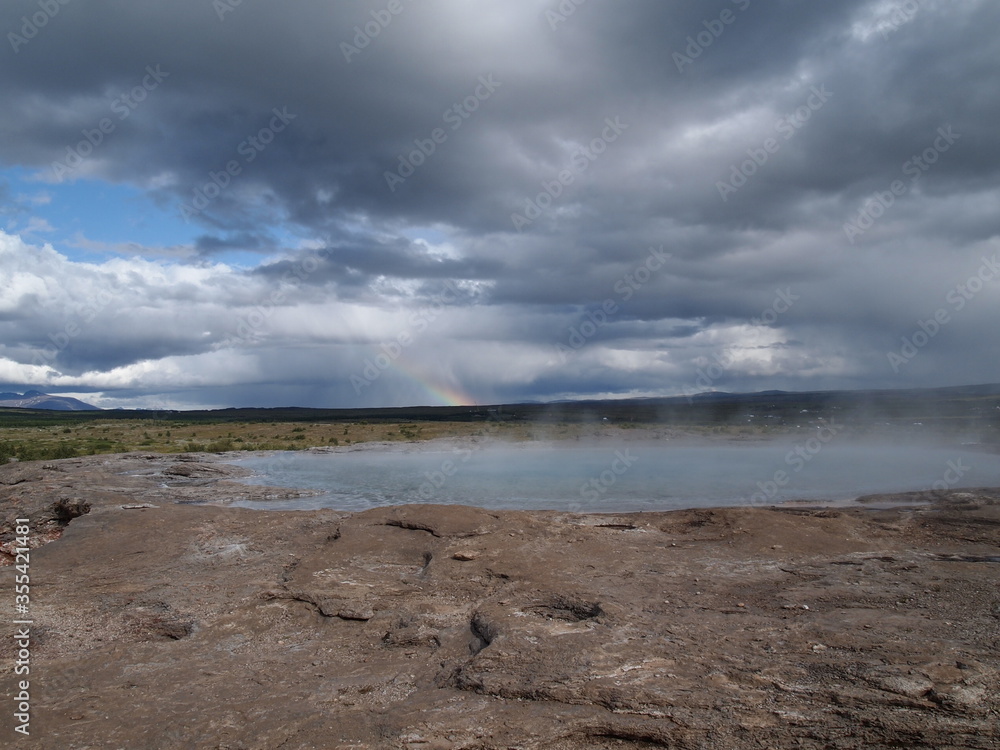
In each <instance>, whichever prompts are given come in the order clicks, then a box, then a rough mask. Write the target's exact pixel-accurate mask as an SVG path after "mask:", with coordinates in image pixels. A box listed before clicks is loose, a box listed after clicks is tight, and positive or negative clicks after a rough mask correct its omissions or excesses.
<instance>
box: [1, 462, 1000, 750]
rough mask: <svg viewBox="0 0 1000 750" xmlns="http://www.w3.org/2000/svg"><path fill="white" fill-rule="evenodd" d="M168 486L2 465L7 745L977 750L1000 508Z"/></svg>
mask: <svg viewBox="0 0 1000 750" xmlns="http://www.w3.org/2000/svg"><path fill="white" fill-rule="evenodd" d="M177 464H178V461H177V457H176V456H175V457H156V456H138V455H134V454H133V455H127V456H119V457H106V456H105V457H95V458H93V459H71V460H68V461H62V462H50V463H48V464H45V466H42V465H27V464H20V465H16V466H13V467H0V508H2V509H3V511H2V513H3V515H2V518H0V541H2V542H9V541H10V535H11V533H12V528H13V526H12V523H11V522H12V521H13V519H14V518H16V517H29V518H30V519H31V525H32V535H33V537H34V538H35V539H37V542H36V544H37V545H38V546H37V547H36V548H35V549H33V550H32V552H31V577H32V599H31V617H32V619H33V621H34V625H33V626H32V647H31V648H32V653H31V676H30V677H31V699H32V711H33V714H32V722H31V737H30V740H28V741H27V742H28V743H30V744H25V747H28V746H30V747H32V748H46V749H49V748H50V749H51V750H69V749H72V748H81V749H82V748H105V747H108V748H188V747H191V748H234V749H235V748H245V749H248V750H249V749H254V750H256V749H258V748H259V749H260V750H264V749H270V748H278V747H284V748H312V747H315V748H413V749H414V750H416V749H420V750H430V749H431V748H484V749H485V748H547V749H552V750H556V749H564V748H651V747H670V748H692V749H693V748H708V747H713V748H743V747H753V748H817V749H818V748H858V747H864V748H889V747H892V748H898V747H908V748H984V749H985V748H996V747H998V746H1000V713H998V712H1000V697H998V696H1000V654H998V649H997V644H998V643H1000V591H998V586H997V582H998V580H1000V563H998V562H997V560H998V559H1000V557H998V556H1000V504H998V499H997V493H996V492H995V491H990V490H983V491H971V492H970V491H963V492H960V493H959V492H956V493H938V494H937V495H935V496H934V497H932V498H929V499H928V498H922V499H923V500H929V502H925V503H923V504H921V505H915V506H913V507H905V506H904V507H895V508H892V509H881V510H876V509H866V508H837V509H805V508H797V509H793V508H784V509H763V508H730V509H714V510H689V511H677V512H672V513H641V514H624V515H582V514H570V513H558V512H518V511H506V512H492V511H485V510H481V509H476V508H467V507H462V506H449V505H414V506H402V507H393V508H379V509H375V510H371V511H367V512H364V513H358V514H353V515H350V514H346V513H338V512H335V511H310V512H280V513H279V512H263V511H254V510H248V509H243V508H227V507H220V506H218V505H197V504H193V503H194V502H195V501H197V500H199V499H200V500H202V501H206V502H217V501H219V500H220V499H223V500H224V499H226V498H229V497H233V496H235V494H236V493H237V489H236V487H238V485H235V484H233V483H232V480H233V479H235V478H236V477H237V475H238V472H235V471H234V470H231V467H226V465H225V464H222V463H219V462H218V461H217V460H215V459H210V458H209V457H189V460H188V461H187V462H185V465H187V466H190V467H191V470H190V471H187V469H185V472H186V473H185V474H184V476H187V477H197V478H199V479H204V480H205V483H204V484H201V485H199V486H196V487H195V486H185V487H182V488H173V489H172V490H171V489H170V488H168V489H164V487H163V484H164V482H163V479H164V477H170V476H175V477H176V476H178V473H177V472H176V471H175V470H174V468H173V467H176V466H177ZM273 489H274V488H270V490H273ZM171 491H174V492H179V493H181V496H180V499H182V500H183V501H184V502H181V503H177V502H174V501H171V500H170V492H171ZM60 503H61V504H62V507H63V508H64V509H65V508H71V509H74V510H72V512H69V511H64V512H60V511H58V508H56V509H54V508H53V506H55V505H59V504H60ZM85 506H86V507H87V510H86V511H84V510H83V508H84V507H85ZM123 506H125V507H123ZM152 506H155V507H152ZM77 511H80V513H79V514H77V515H74V513H76V512H77ZM46 541H47V543H44V544H43V542H46ZM14 574H15V571H14V569H13V568H12V567H5V568H0V589H2V590H6V591H10V592H12V591H13V583H14V582H13V578H14ZM11 596H12V594H11ZM11 641H12V639H9V638H6V639H4V640H3V642H2V645H0V658H3V659H4V660H5V663H7V664H10V663H12V661H13V658H14V646H13V644H12V642H11ZM5 679H6V680H7V681H8V683H9V684H12V682H13V677H12V675H11V674H10V672H9V671H8V674H7V676H6V677H5ZM9 694H10V695H13V691H11V692H10V693H9ZM12 722H13V719H12V716H11V712H10V711H8V710H5V711H4V712H2V714H0V744H5V743H9V744H10V746H15V742H16V740H17V737H18V735H16V734H15V733H14V731H13V726H12Z"/></svg>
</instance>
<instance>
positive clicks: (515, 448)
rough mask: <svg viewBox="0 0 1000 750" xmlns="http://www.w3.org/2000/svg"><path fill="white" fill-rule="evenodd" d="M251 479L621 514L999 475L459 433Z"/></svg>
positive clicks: (942, 457)
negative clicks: (468, 437)
mask: <svg viewBox="0 0 1000 750" xmlns="http://www.w3.org/2000/svg"><path fill="white" fill-rule="evenodd" d="M238 463H239V464H240V465H242V466H244V467H247V468H250V469H252V470H254V471H255V472H258V475H257V476H255V477H253V478H251V479H250V480H248V481H249V482H251V483H254V484H262V485H274V486H283V487H297V488H308V489H311V490H316V491H319V492H321V493H322V494H320V495H318V496H316V497H308V498H300V499H296V500H291V501H280V502H279V501H275V502H252V503H251V502H246V503H237V504H238V505H244V506H246V507H253V508H262V509H313V508H335V509H338V510H345V511H360V510H366V509H368V508H373V507H376V506H381V505H397V504H405V503H421V502H423V503H427V502H430V503H447V504H455V503H457V504H465V505H475V506H479V507H483V508H490V509H530V510H539V509H551V510H569V511H580V512H625V511H637V510H673V509H678V508H692V507H709V506H729V505H763V504H771V503H777V502H783V501H786V500H795V499H804V500H815V501H820V500H825V501H837V500H852V499H854V498H856V497H858V496H861V495H865V494H873V493H884V492H903V491H910V490H927V489H935V488H936V489H951V488H959V487H976V486H997V485H1000V456H997V455H993V454H990V453H981V452H976V451H975V450H972V449H967V448H943V447H933V446H928V445H898V446H887V445H884V444H866V443H852V442H846V441H840V440H837V441H831V442H829V443H826V442H823V441H821V440H817V439H815V438H810V439H805V438H800V439H798V440H796V439H793V438H786V439H783V440H775V441H771V442H758V443H752V444H732V443H704V444H691V443H687V444H682V443H678V442H673V441H663V440H659V441H620V442H614V441H607V442H600V443H574V442H563V443H560V442H555V443H539V442H531V443H505V442H500V441H490V440H488V439H486V440H482V441H480V442H472V441H461V442H454V443H451V442H449V443H442V442H435V443H426V444H418V445H406V446H378V447H366V448H360V449H353V450H346V451H344V450H341V451H334V452H321V453H313V452H298V453H286V454H279V455H277V456H271V457H255V458H249V459H243V460H240V461H239V462H238Z"/></svg>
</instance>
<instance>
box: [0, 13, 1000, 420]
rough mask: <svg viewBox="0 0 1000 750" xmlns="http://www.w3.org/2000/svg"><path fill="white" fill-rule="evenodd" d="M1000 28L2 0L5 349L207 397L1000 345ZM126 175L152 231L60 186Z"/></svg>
mask: <svg viewBox="0 0 1000 750" xmlns="http://www.w3.org/2000/svg"><path fill="white" fill-rule="evenodd" d="M998 27H1000V6H997V5H996V4H995V3H991V2H987V1H986V0H982V1H977V0H961V1H960V0H900V1H899V2H895V1H893V0H889V1H886V0H844V1H843V2H837V3H804V2H792V1H791V0H772V1H770V2H768V1H766V0H732V1H730V0H725V1H724V0H714V1H712V2H701V3H662V2H652V1H651V0H650V1H648V2H647V1H645V0H632V1H630V2H623V3H610V2H602V1H601V0H561V1H560V0H545V1H542V0H537V1H536V0H514V1H513V2H510V1H506V2H500V0H482V2H476V3H468V2H458V1H457V0H421V1H420V2H416V1H415V0H374V1H373V2H359V3H350V4H346V3H330V2H319V1H318V0H303V1H302V2H296V3H294V4H283V5H279V4H250V3H240V2H234V1H233V0H217V1H216V2H210V1H209V0H186V1H181V2H175V3H169V4H162V3H152V2H147V1H146V0H138V1H137V2H131V3H126V4H122V3H113V2H108V1H105V0H93V1H90V2H86V3H83V2H69V1H68V0H65V1H64V2H59V0H48V1H44V0H43V1H42V2H38V1H37V0H36V1H35V2H11V3H7V4H5V6H4V8H3V10H0V31H2V32H3V33H4V35H5V37H6V43H5V44H6V46H5V47H4V48H2V49H0V57H2V58H3V60H4V62H3V65H2V66H0V88H2V91H3V94H4V102H5V107H4V108H3V109H2V110H0V127H2V131H3V137H2V138H0V164H2V166H3V169H4V170H6V176H5V172H0V201H2V202H3V208H2V210H0V221H4V222H5V231H4V234H3V235H2V236H0V281H2V289H0V381H3V382H6V383H9V385H10V387H19V386H22V387H32V388H39V389H42V390H44V389H46V388H47V389H50V390H53V391H60V392H73V393H78V394H90V395H91V396H92V399H91V400H94V401H95V402H97V403H99V404H100V405H105V406H109V405H124V406H181V407H183V406H201V405H208V406H241V405H260V406H275V405H301V406H353V405H397V404H414V403H441V402H442V400H450V401H456V402H457V401H465V402H471V401H473V400H474V401H478V402H480V403H483V402H498V401H516V400H526V399H562V398H581V397H594V396H608V397H621V396H636V395H671V394H678V393H689V392H692V391H698V390H715V389H718V390H729V391H736V390H740V391H745V390H757V389H770V388H784V389H796V390H798V389H819V388H851V387H884V388H893V387H908V386H914V385H926V386H941V385H955V384H962V383H975V382H993V381H996V380H997V377H996V351H997V345H998V343H1000V332H998V329H997V326H996V320H997V319H998V313H1000V291H998V290H1000V284H998V283H997V281H998V279H1000V269H998V268H997V254H998V253H1000V238H998V233H1000V211H998V206H1000V190H998V185H1000V183H998V168H1000V158H998V157H1000V142H998V138H1000V136H998V131H997V128H996V123H997V122H998V121H1000V99H998V97H997V96H996V92H995V88H996V86H995V80H996V70H997V65H998V63H1000V41H998V39H997V36H996V34H995V29H996V28H998ZM26 184H27V185H31V186H33V190H34V192H26V191H25V189H24V185H26ZM101 185H107V186H120V187H128V188H129V189H131V190H134V191H136V192H137V194H138V195H140V196H141V197H142V199H143V200H144V201H146V204H147V205H148V206H151V207H153V208H151V209H149V210H151V211H154V212H156V213H157V215H159V216H162V217H163V226H164V229H163V231H162V238H160V239H159V240H158V242H157V244H155V245H153V244H152V243H148V242H147V243H141V242H136V241H135V240H134V238H133V237H130V236H129V228H128V227H127V226H126V227H122V228H121V230H120V235H119V237H118V239H117V240H116V244H114V246H109V245H107V244H105V245H97V244H95V243H93V242H90V243H89V244H88V241H87V239H86V237H83V236H82V235H81V234H80V233H78V236H77V239H76V240H74V241H73V242H74V244H73V246H70V245H69V244H68V241H67V240H65V239H64V238H65V237H67V236H70V230H71V229H72V224H73V214H72V210H71V209H69V208H67V209H65V210H63V211H62V212H61V213H57V212H56V211H57V209H59V207H60V206H65V205H67V202H70V199H71V196H72V195H73V192H72V191H74V190H86V189H96V188H95V187H94V186H98V187H99V186H101ZM43 209H44V210H43ZM59 222H65V226H62V225H61V224H60V223H59ZM170 227H177V228H178V230H177V234H176V235H174V234H171V230H170ZM182 227H183V228H185V231H186V232H187V234H185V235H184V238H183V239H182V238H181V236H182V235H181V232H180V230H179V228H182ZM57 236H58V237H59V238H61V239H57ZM81 248H83V249H85V250H86V253H84V252H83V251H82V250H81Z"/></svg>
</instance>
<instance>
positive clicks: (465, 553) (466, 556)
mask: <svg viewBox="0 0 1000 750" xmlns="http://www.w3.org/2000/svg"><path fill="white" fill-rule="evenodd" d="M478 556H479V555H477V554H476V553H475V552H473V551H472V550H467V549H460V550H458V552H455V553H453V554H452V556H451V559H452V560H463V561H468V560H475V559H476V558H477V557H478Z"/></svg>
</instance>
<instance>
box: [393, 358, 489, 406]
mask: <svg viewBox="0 0 1000 750" xmlns="http://www.w3.org/2000/svg"><path fill="white" fill-rule="evenodd" d="M394 368H395V369H396V371H398V372H399V373H400V374H402V375H405V376H406V377H407V378H409V379H410V381H411V382H413V383H416V384H417V385H418V386H420V388H422V389H423V390H424V391H426V392H427V393H428V394H430V395H431V396H432V397H433V398H434V399H436V400H437V401H441V402H443V403H441V404H431V405H432V406H438V405H440V406H472V405H474V404H475V403H476V399H475V397H474V396H472V395H470V394H469V393H467V392H466V391H463V390H462V389H461V388H459V387H457V386H452V385H447V384H442V383H441V382H439V381H438V380H437V379H436V378H432V377H430V376H428V375H426V374H424V373H422V372H421V371H420V370H418V369H417V368H416V367H415V366H414V365H413V364H412V363H409V362H407V361H406V360H405V359H404V358H403V357H399V358H398V359H397V360H396V361H395V363H394Z"/></svg>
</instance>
